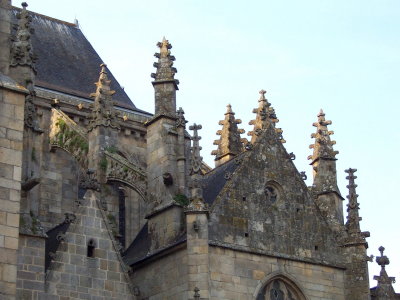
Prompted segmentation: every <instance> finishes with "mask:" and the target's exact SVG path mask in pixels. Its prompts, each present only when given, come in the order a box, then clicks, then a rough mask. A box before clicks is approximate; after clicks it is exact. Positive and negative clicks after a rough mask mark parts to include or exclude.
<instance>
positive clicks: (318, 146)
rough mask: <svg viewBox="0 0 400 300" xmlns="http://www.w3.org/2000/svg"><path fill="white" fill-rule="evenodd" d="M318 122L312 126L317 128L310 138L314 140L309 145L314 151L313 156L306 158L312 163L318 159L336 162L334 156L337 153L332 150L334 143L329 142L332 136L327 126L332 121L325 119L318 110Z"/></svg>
mask: <svg viewBox="0 0 400 300" xmlns="http://www.w3.org/2000/svg"><path fill="white" fill-rule="evenodd" d="M317 117H318V121H317V122H315V123H313V126H314V127H316V128H317V130H316V132H315V133H313V134H311V138H314V139H315V142H314V144H312V145H310V149H314V151H313V154H312V155H310V156H308V159H311V160H312V161H313V162H314V161H316V160H318V159H320V158H325V159H330V160H336V158H335V156H336V154H338V153H339V151H335V150H333V145H335V144H336V142H335V141H333V140H331V138H330V136H331V135H332V134H334V132H333V131H330V130H328V127H327V126H328V125H331V124H332V121H330V120H326V119H325V113H324V111H323V110H322V109H320V111H319V113H318V115H317Z"/></svg>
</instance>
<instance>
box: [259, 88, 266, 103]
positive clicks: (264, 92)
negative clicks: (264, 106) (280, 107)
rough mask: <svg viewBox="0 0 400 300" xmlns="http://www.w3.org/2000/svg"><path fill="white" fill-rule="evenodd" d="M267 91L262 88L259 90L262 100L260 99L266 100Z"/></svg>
mask: <svg viewBox="0 0 400 300" xmlns="http://www.w3.org/2000/svg"><path fill="white" fill-rule="evenodd" d="M266 93H267V91H265V90H261V91H259V94H260V100H258V101H265V100H266V99H265V94H266Z"/></svg>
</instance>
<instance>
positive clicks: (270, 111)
mask: <svg viewBox="0 0 400 300" xmlns="http://www.w3.org/2000/svg"><path fill="white" fill-rule="evenodd" d="M266 93H267V92H266V91H265V90H261V91H259V94H260V98H259V100H258V108H254V109H253V113H255V114H256V118H255V120H251V121H250V122H249V125H254V127H253V130H252V131H249V132H248V133H247V135H249V136H251V137H252V138H251V142H252V143H254V142H255V141H256V140H257V137H258V136H259V135H260V134H261V132H263V131H264V130H265V129H267V128H268V127H269V126H270V124H272V126H273V127H274V128H275V125H276V123H278V122H279V119H278V118H277V116H276V114H275V110H274V108H273V107H272V106H271V104H270V103H269V102H268V100H267V99H266V98H265V94H266ZM275 132H276V133H277V135H278V139H279V140H280V141H281V142H282V143H285V142H286V141H285V140H284V138H283V136H282V133H283V130H282V129H281V128H275Z"/></svg>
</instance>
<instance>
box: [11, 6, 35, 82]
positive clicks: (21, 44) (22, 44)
mask: <svg viewBox="0 0 400 300" xmlns="http://www.w3.org/2000/svg"><path fill="white" fill-rule="evenodd" d="M27 7H28V4H27V3H26V2H22V10H21V12H20V13H18V14H17V18H18V19H19V21H18V28H17V33H16V35H15V37H14V38H13V40H12V45H11V62H10V66H11V67H16V66H28V67H30V68H31V69H32V71H33V72H34V73H35V74H36V68H35V62H36V60H37V58H36V55H34V53H33V49H32V44H31V34H33V33H34V30H33V28H32V27H31V22H32V17H31V16H30V15H29V13H28V11H27V10H26V8H27Z"/></svg>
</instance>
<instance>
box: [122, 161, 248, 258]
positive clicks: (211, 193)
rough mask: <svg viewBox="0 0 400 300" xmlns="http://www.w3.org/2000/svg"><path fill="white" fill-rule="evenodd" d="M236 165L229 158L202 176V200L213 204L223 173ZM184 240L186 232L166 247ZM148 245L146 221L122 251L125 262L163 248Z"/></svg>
mask: <svg viewBox="0 0 400 300" xmlns="http://www.w3.org/2000/svg"><path fill="white" fill-rule="evenodd" d="M241 155H242V154H241ZM241 155H238V158H240V156H241ZM238 166H239V164H238V163H237V162H236V160H235V159H231V160H230V161H228V162H226V163H224V164H222V165H220V166H218V167H216V168H215V169H213V170H212V171H210V172H209V173H207V174H206V175H205V176H204V178H203V197H204V201H205V202H206V203H208V205H210V206H211V205H212V204H213V202H214V200H215V198H216V197H217V196H218V194H219V193H220V191H221V190H222V188H223V187H224V186H225V184H226V178H225V174H226V173H227V172H230V173H231V174H232V173H233V172H234V171H235V170H236V168H237V167H238ZM185 241H186V233H183V234H182V235H181V236H179V237H177V239H176V240H175V241H174V242H173V243H171V244H170V245H169V246H168V248H170V247H173V246H175V245H178V244H180V243H183V242H185ZM150 247H151V240H150V236H149V233H148V225H147V223H146V224H145V225H144V226H143V228H142V229H141V230H140V232H139V233H138V235H137V236H136V238H135V239H134V240H133V242H132V244H131V245H130V246H129V247H128V248H127V249H126V250H125V252H124V253H123V257H124V261H125V263H126V264H127V265H129V266H131V265H133V264H136V263H138V262H140V261H142V260H145V259H146V258H147V257H150V256H152V255H155V254H157V253H159V252H161V251H163V250H165V248H164V249H158V250H157V251H155V252H153V253H151V252H150Z"/></svg>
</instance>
